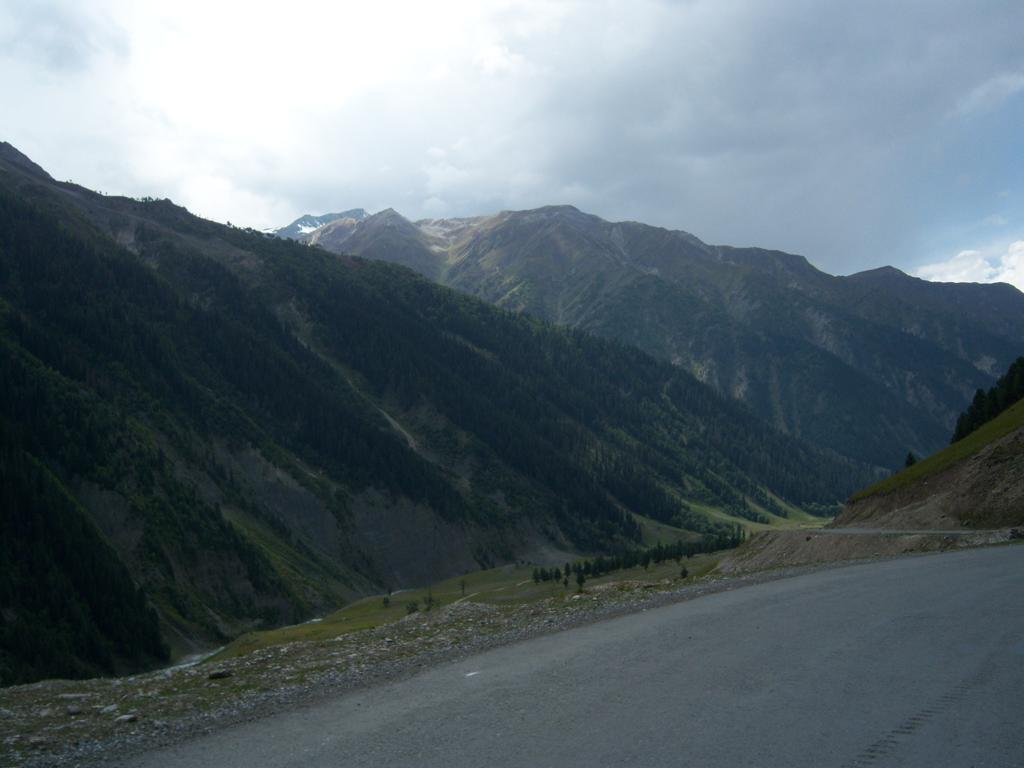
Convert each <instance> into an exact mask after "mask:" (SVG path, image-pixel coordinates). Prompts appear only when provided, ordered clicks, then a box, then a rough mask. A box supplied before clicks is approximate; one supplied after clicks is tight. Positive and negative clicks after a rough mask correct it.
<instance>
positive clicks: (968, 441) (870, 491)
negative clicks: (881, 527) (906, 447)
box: [850, 400, 1024, 501]
mask: <svg viewBox="0 0 1024 768" xmlns="http://www.w3.org/2000/svg"><path fill="white" fill-rule="evenodd" d="M1022 427H1024V400H1022V401H1020V402H1018V403H1017V404H1016V405H1014V406H1012V407H1010V408H1008V409H1007V410H1005V411H1004V412H1003V413H1001V414H1000V415H999V416H997V417H996V418H994V419H993V420H992V421H990V422H988V423H987V424H984V425H983V426H981V427H980V428H978V429H977V430H975V431H974V432H972V433H971V434H969V435H968V436H967V437H965V438H964V439H963V440H960V441H958V442H956V443H953V444H952V445H950V446H949V447H948V448H944V449H943V450H941V451H939V452H938V453H935V454H932V455H931V456H929V457H928V458H926V459H922V460H921V461H919V462H917V463H916V464H914V465H913V466H911V467H908V468H907V469H905V470H903V471H902V472H899V473H898V474H895V475H893V476H892V477H889V478H886V479H885V480H882V481H881V482H879V483H875V484H874V485H872V486H869V487H868V488H865V489H864V490H862V491H860V492H858V493H856V494H854V496H853V497H852V498H851V499H850V501H858V500H860V499H866V498H868V497H869V496H875V495H878V494H886V493H892V492H893V491H896V490H899V489H901V488H906V487H907V486H909V485H912V484H914V483H917V482H920V481H921V480H924V479H925V478H926V477H931V476H932V475H935V474H938V473H939V472H942V471H943V470H945V469H948V468H949V467H951V466H953V465H954V464H956V463H957V462H959V461H963V460H964V459H967V458H969V457H971V456H973V455H974V454H976V453H977V452H978V451H980V450H981V449H983V448H984V447H985V446H987V445H989V444H991V443H994V442H995V441H996V440H999V439H1000V438H1002V437H1005V436H1006V435H1008V434H1010V433H1011V432H1014V431H1015V430H1018V429H1021V428H1022Z"/></svg>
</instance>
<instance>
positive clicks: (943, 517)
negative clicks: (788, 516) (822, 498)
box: [832, 429, 1024, 530]
mask: <svg viewBox="0 0 1024 768" xmlns="http://www.w3.org/2000/svg"><path fill="white" fill-rule="evenodd" d="M1011 526H1024V429H1018V430H1017V431H1015V432H1011V433H1010V434H1008V435H1006V436H1005V437H1003V438H1001V439H999V440H996V441H995V442H993V443H991V444H990V445H987V446H985V447H984V448H983V449H982V450H980V451H978V453H976V454H974V455H973V456H970V457H969V458H966V459H964V460H963V461H961V462H958V463H956V464H954V465H953V466H951V467H949V468H948V469H946V470H944V471H942V472H939V473H937V474H935V475H931V476H930V477H926V478H924V479H923V480H921V481H920V482H918V483H915V484H913V485H910V486H907V487H905V488H900V489H897V490H895V491H892V492H891V493H886V494H880V495H874V496H868V497H867V498H864V499H860V500H858V501H856V502H853V503H851V504H847V506H846V509H845V510H844V511H843V512H842V514H840V515H839V517H837V518H836V520H835V522H834V523H832V527H834V528H848V527H864V528H897V529H922V528H931V529H940V530H945V529H954V528H972V529H991V528H1006V527H1011Z"/></svg>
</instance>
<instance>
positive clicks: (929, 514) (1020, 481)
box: [718, 429, 1024, 574]
mask: <svg viewBox="0 0 1024 768" xmlns="http://www.w3.org/2000/svg"><path fill="white" fill-rule="evenodd" d="M1014 529H1017V530H1016V532H1015V531H1014ZM1020 531H1024V429H1019V430H1017V431H1015V432H1012V433H1010V434H1009V435H1006V436H1005V437H1003V438H1001V439H999V440H997V441H995V442H993V443H991V444H990V445H987V446H985V448H983V449H982V450H980V451H978V453H976V454H974V455H973V456H970V457H969V458H966V459H964V460H963V461H960V462H958V463H956V464H954V465H952V466H950V467H949V468H947V469H945V470H943V471H941V472H938V473H936V474H934V475H930V476H928V477H926V478H924V479H923V480H921V481H919V482H917V483H914V484H913V485H908V486H906V487H904V488H899V489H897V490H895V491H892V492H890V493H886V494H876V495H873V496H868V497H867V498H864V499H860V500H858V501H856V502H852V503H849V504H847V505H846V508H845V509H844V510H843V512H842V513H841V514H840V515H839V516H838V517H837V518H836V519H835V521H834V522H833V523H832V524H831V525H830V526H829V527H828V528H826V529H822V530H817V531H766V532H764V533H760V534H757V535H756V536H754V537H753V538H751V540H750V541H749V542H747V543H746V544H745V545H743V546H742V547H741V548H740V549H739V550H737V551H736V552H735V553H733V554H731V555H729V556H728V557H727V558H725V559H724V560H723V561H722V562H721V564H720V565H719V567H718V571H719V572H720V573H726V574H735V573H749V572H752V571H759V570H763V569H770V568H780V567H793V566H802V565H814V564H817V563H831V562H841V561H848V560H861V559H867V558H875V557H894V556H896V555H901V554H907V553H911V552H936V551H942V550H947V549H959V548H963V547H977V546H985V545H989V544H998V543H1001V542H1004V541H1009V540H1010V539H1011V538H1014V537H1016V536H1019V535H1020Z"/></svg>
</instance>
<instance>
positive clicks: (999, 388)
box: [950, 357, 1024, 443]
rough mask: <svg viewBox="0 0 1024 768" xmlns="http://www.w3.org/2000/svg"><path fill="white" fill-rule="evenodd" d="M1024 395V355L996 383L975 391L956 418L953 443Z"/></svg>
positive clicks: (990, 419)
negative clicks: (988, 387) (968, 403)
mask: <svg viewBox="0 0 1024 768" xmlns="http://www.w3.org/2000/svg"><path fill="white" fill-rule="evenodd" d="M1022 397H1024V357H1018V358H1017V359H1016V360H1015V361H1014V362H1013V364H1012V365H1010V369H1009V370H1008V371H1007V372H1006V373H1005V374H1004V375H1003V376H1001V377H1000V378H999V380H998V381H997V382H996V385H995V386H994V387H992V388H991V389H989V390H988V391H987V392H986V391H985V390H982V389H979V390H978V391H977V392H975V393H974V399H973V400H972V401H971V404H970V405H969V406H968V407H967V410H966V411H964V412H963V413H961V414H960V417H959V418H958V419H957V420H956V430H955V431H954V432H953V439H952V440H951V441H950V442H952V443H955V442H957V441H958V440H963V439H964V438H965V437H967V436H968V435H969V434H971V433H972V432H973V431H974V430H976V429H977V428H978V427H980V426H981V425H982V424H986V423H988V422H990V421H992V419H994V418H995V417H996V416H998V415H999V414H1001V413H1002V412H1003V411H1005V410H1006V409H1007V408H1009V407H1010V406H1011V405H1013V404H1014V403H1016V402H1017V401H1018V400H1020V399H1021V398H1022Z"/></svg>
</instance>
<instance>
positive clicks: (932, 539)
mask: <svg viewBox="0 0 1024 768" xmlns="http://www.w3.org/2000/svg"><path fill="white" fill-rule="evenodd" d="M1011 535H1012V534H1011V532H1010V530H1009V529H1005V528H1004V529H999V530H993V531H963V532H961V531H955V532H941V531H935V532H931V531H928V532H924V531H913V532H902V531H882V530H879V529H869V530H867V531H863V530H856V529H851V530H850V531H842V530H840V529H827V530H817V531H765V532H764V533H759V534H757V535H756V536H754V537H753V538H752V539H750V541H748V542H747V543H746V544H744V545H743V546H742V547H741V548H740V549H738V550H737V551H736V552H734V553H733V554H731V555H729V556H728V557H726V558H725V559H724V560H722V562H721V563H719V565H718V569H717V570H716V573H721V574H725V575H730V576H731V575H735V574H741V573H752V572H755V571H763V570H767V569H773V568H791V567H798V566H805V565H820V564H823V563H838V562H843V561H849V560H867V559H872V558H880V557H896V556H898V555H904V554H909V553H912V552H943V551H945V550H950V549H961V548H965V547H982V546H987V545H991V544H1001V543H1003V542H1006V541H1009V540H1010V538H1011Z"/></svg>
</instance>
